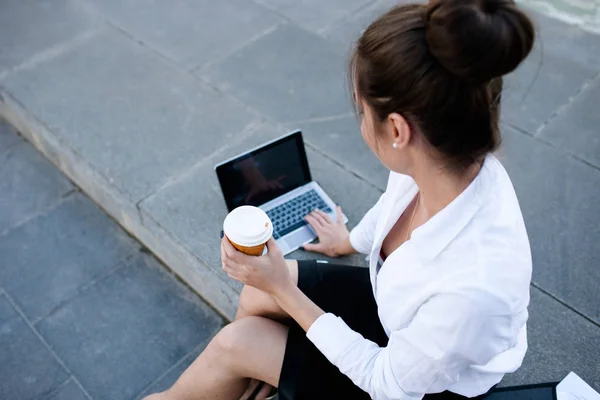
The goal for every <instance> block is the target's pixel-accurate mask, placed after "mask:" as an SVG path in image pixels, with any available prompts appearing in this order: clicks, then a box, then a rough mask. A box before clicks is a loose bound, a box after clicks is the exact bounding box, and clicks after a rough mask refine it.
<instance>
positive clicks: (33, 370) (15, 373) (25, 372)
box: [0, 294, 69, 400]
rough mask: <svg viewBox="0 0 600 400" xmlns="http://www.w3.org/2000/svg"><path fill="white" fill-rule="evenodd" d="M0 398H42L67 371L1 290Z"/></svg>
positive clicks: (18, 399)
mask: <svg viewBox="0 0 600 400" xmlns="http://www.w3.org/2000/svg"><path fill="white" fill-rule="evenodd" d="M0 359H1V360H2V362H1V363H0V398H1V399H3V400H23V399H33V398H45V397H44V395H46V394H47V393H50V392H52V391H53V390H54V389H56V388H58V387H59V386H60V385H61V384H62V383H63V382H65V381H66V380H67V378H68V377H69V374H68V373H67V371H65V369H64V368H63V367H62V366H61V365H60V364H59V362H58V361H57V360H56V358H55V357H54V356H53V355H52V353H51V352H50V350H49V349H48V348H47V347H46V346H45V345H44V343H43V342H42V341H41V340H40V339H39V337H38V336H36V334H35V333H34V332H33V331H32V330H31V328H30V327H29V325H27V323H26V322H25V320H23V318H21V316H20V315H19V313H18V312H17V310H15V308H14V307H13V306H12V304H11V303H10V302H9V301H8V299H7V298H6V296H5V295H4V294H0Z"/></svg>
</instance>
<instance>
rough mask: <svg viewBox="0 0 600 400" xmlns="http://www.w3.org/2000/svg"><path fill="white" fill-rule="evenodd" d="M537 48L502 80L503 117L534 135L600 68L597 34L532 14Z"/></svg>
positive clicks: (599, 42) (599, 40)
mask: <svg viewBox="0 0 600 400" xmlns="http://www.w3.org/2000/svg"><path fill="white" fill-rule="evenodd" d="M532 15H533V16H534V17H535V21H536V24H537V28H538V40H537V43H536V47H535V49H534V51H533V52H532V54H531V55H530V56H529V58H528V59H527V61H526V62H525V63H524V64H523V65H522V66H521V67H519V69H518V70H517V71H515V72H514V73H513V74H511V75H510V76H509V77H508V78H507V79H506V82H505V88H506V93H505V95H504V99H503V119H504V120H506V121H508V122H510V123H511V124H513V125H515V126H517V127H519V128H521V129H523V130H525V131H527V132H528V133H531V134H535V133H536V131H537V130H538V129H540V128H541V127H542V126H543V125H544V124H545V123H547V122H548V121H549V120H551V118H552V117H553V116H554V114H555V113H557V112H559V111H560V109H561V108H562V107H564V106H566V105H567V104H568V103H569V102H570V101H571V98H572V97H574V96H576V95H577V94H578V93H579V91H580V90H581V88H582V87H583V86H584V85H585V84H586V82H588V81H589V80H590V79H592V78H593V77H594V76H595V75H596V74H597V73H598V72H599V71H600V55H599V54H600V36H599V35H593V34H589V33H586V32H584V31H582V30H580V29H578V28H575V27H572V26H569V25H567V24H565V23H562V22H559V21H556V20H554V19H550V18H547V17H544V16H541V15H539V14H532Z"/></svg>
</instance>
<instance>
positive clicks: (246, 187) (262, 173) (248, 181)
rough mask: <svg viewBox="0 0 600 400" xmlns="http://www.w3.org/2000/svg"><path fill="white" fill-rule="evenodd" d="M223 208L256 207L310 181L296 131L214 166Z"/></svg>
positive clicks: (304, 156)
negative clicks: (222, 197)
mask: <svg viewBox="0 0 600 400" xmlns="http://www.w3.org/2000/svg"><path fill="white" fill-rule="evenodd" d="M216 171H217V176H218V178H219V183H220V184H221V189H222V190H223V196H224V197H225V202H226V203H227V208H228V209H229V210H230V211H231V210H233V209H234V208H236V207H239V206H243V205H253V206H260V205H262V204H264V203H267V202H269V201H271V200H273V199H275V198H277V197H279V196H281V195H284V194H286V193H287V192H290V191H292V190H294V189H296V188H299V187H300V186H303V185H305V184H307V183H310V182H311V177H310V170H309V168H308V161H307V159H306V151H305V149H304V142H303V141H302V133H301V132H300V131H296V132H293V133H291V134H289V135H286V136H284V137H282V138H281V139H277V140H276V141H274V142H270V143H267V144H265V145H263V146H261V147H259V148H257V149H255V150H252V151H250V152H248V153H245V154H243V155H240V156H238V157H235V158H234V159H233V160H230V161H227V162H225V163H223V164H220V165H218V166H217V167H216Z"/></svg>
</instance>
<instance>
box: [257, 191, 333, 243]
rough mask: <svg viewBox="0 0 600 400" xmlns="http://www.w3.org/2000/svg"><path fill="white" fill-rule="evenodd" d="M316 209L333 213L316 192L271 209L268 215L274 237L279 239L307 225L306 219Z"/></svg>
mask: <svg viewBox="0 0 600 400" xmlns="http://www.w3.org/2000/svg"><path fill="white" fill-rule="evenodd" d="M316 209H319V210H321V211H324V212H326V213H330V212H331V208H329V207H328V206H327V204H325V202H324V201H323V199H321V196H319V195H318V194H317V192H315V191H314V190H310V191H308V192H306V193H304V194H302V195H300V196H298V197H294V198H293V199H291V200H290V201H288V202H286V203H283V204H281V205H279V206H277V207H275V208H272V209H270V210H269V211H267V215H268V216H269V218H271V221H272V222H273V237H274V238H275V239H279V238H280V237H282V236H285V235H287V234H288V233H290V232H293V231H295V230H296V229H298V228H302V227H303V226H304V225H306V224H307V222H306V221H305V220H304V217H306V215H307V214H309V213H310V212H311V211H314V210H316Z"/></svg>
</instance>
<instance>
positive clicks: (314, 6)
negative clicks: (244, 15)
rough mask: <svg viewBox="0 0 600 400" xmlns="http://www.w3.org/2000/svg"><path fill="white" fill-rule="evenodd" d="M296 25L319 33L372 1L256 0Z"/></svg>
mask: <svg viewBox="0 0 600 400" xmlns="http://www.w3.org/2000/svg"><path fill="white" fill-rule="evenodd" d="M256 1H257V2H258V3H261V4H264V5H265V6H267V7H269V8H271V9H272V10H275V11H277V12H278V13H281V14H282V15H285V16H286V17H287V18H289V19H290V20H292V21H293V22H295V23H296V24H298V25H300V26H303V27H305V28H307V29H310V30H312V31H315V32H318V31H320V30H323V29H325V28H326V27H327V26H329V25H331V24H333V23H334V22H336V21H337V20H339V19H341V18H343V17H346V16H348V15H350V14H352V13H353V12H354V11H356V10H358V9H360V8H361V7H364V6H365V5H367V4H369V2H370V1H371V0H328V1H326V2H323V1H320V0H256Z"/></svg>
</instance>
